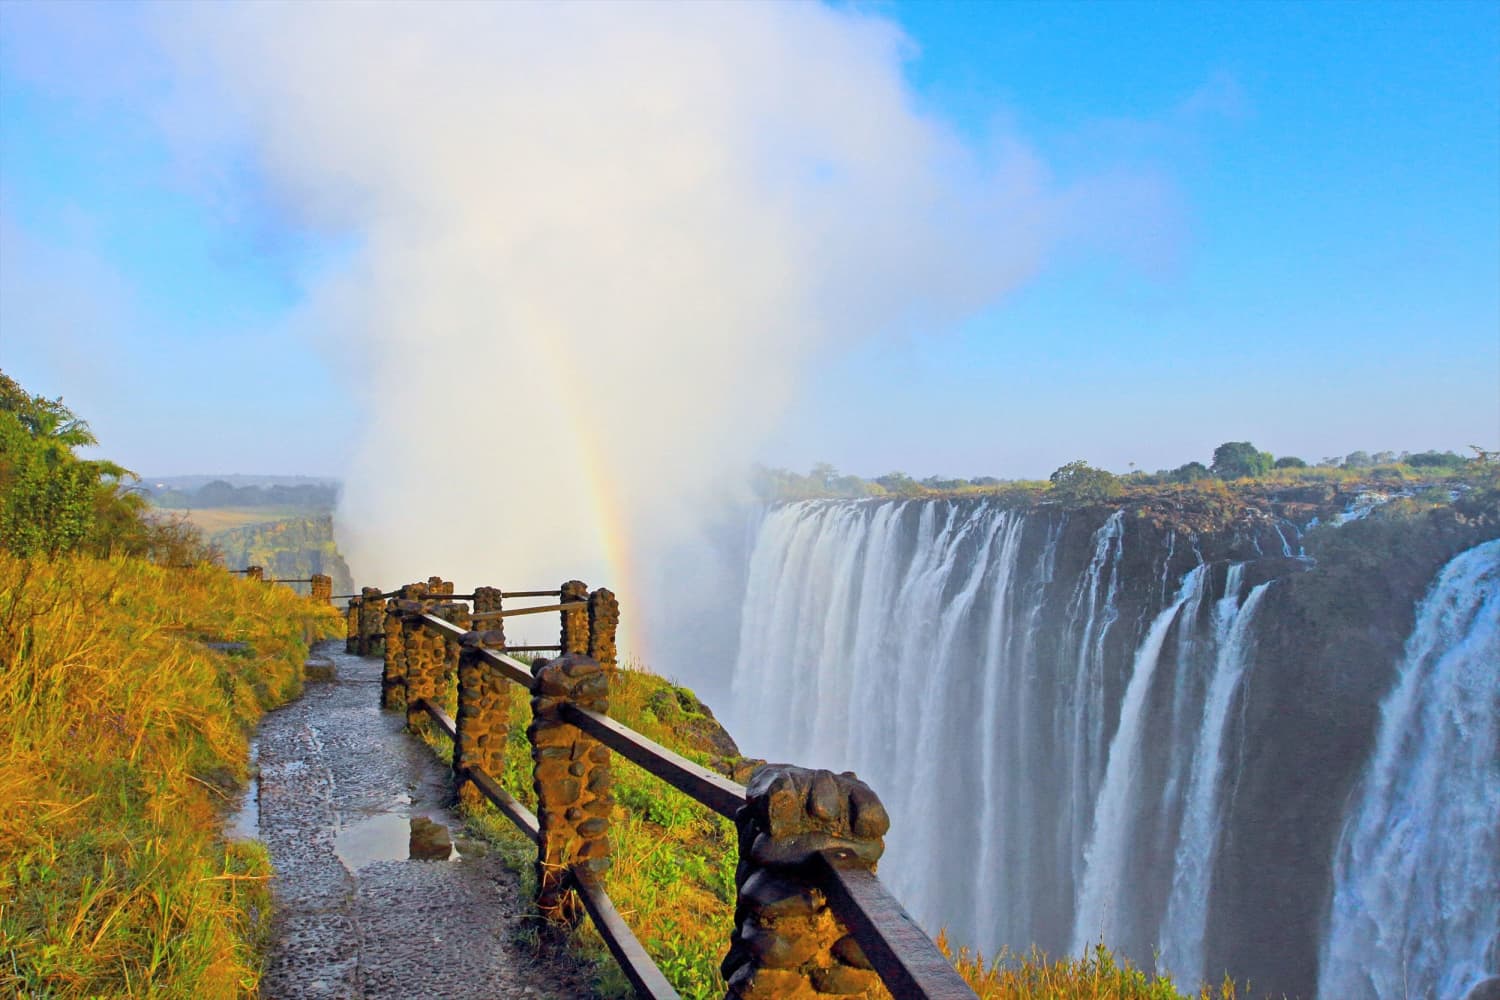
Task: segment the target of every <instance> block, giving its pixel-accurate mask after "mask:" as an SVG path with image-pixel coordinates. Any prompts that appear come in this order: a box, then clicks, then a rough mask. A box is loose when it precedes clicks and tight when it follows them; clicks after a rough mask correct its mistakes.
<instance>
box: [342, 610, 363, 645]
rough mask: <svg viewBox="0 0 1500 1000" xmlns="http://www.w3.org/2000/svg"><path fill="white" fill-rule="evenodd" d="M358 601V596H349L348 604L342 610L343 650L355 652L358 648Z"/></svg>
mask: <svg viewBox="0 0 1500 1000" xmlns="http://www.w3.org/2000/svg"><path fill="white" fill-rule="evenodd" d="M359 601H360V599H359V598H358V597H351V598H349V606H348V607H347V608H346V609H345V610H344V652H346V653H355V652H357V651H358V650H359Z"/></svg>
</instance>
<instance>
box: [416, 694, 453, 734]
mask: <svg viewBox="0 0 1500 1000" xmlns="http://www.w3.org/2000/svg"><path fill="white" fill-rule="evenodd" d="M413 707H414V708H420V709H421V710H422V711H424V712H426V713H427V714H428V715H430V716H432V721H433V722H436V723H437V727H438V728H439V729H441V730H442V731H443V732H444V733H446V734H447V735H448V738H449V739H450V740H453V741H454V742H455V743H457V742H458V727H457V726H455V725H454V724H453V720H452V719H450V718H449V717H448V713H447V712H445V711H443V710H442V709H441V708H438V707H437V706H436V705H434V704H433V703H432V702H430V701H428V700H427V699H426V698H418V699H417V703H416V705H414V706H413Z"/></svg>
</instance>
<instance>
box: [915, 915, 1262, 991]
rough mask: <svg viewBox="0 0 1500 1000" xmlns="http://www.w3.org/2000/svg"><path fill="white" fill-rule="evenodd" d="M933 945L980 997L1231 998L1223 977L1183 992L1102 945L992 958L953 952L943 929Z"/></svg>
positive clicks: (1230, 984) (1231, 986)
mask: <svg viewBox="0 0 1500 1000" xmlns="http://www.w3.org/2000/svg"><path fill="white" fill-rule="evenodd" d="M937 945H938V947H939V948H940V949H942V952H943V954H944V955H946V956H947V957H948V961H950V962H952V963H953V965H954V967H955V968H957V969H958V971H959V974H960V975H962V976H963V977H964V979H966V980H967V981H968V983H969V985H970V986H972V987H973V988H974V992H975V993H978V994H979V996H980V1000H1236V998H1237V997H1238V996H1239V992H1238V988H1237V987H1236V985H1235V983H1234V981H1233V980H1232V979H1229V978H1227V977H1226V978H1225V980H1224V981H1223V982H1222V983H1221V984H1219V986H1217V987H1212V986H1201V987H1199V988H1198V990H1197V992H1193V993H1183V992H1182V991H1181V990H1179V988H1178V987H1177V985H1176V984H1175V983H1173V982H1172V980H1171V979H1170V978H1169V977H1157V976H1152V975H1150V974H1148V973H1146V972H1144V971H1142V970H1140V969H1137V968H1135V967H1134V966H1132V965H1131V964H1130V963H1129V962H1125V961H1120V960H1117V959H1116V958H1115V957H1114V955H1112V954H1111V953H1110V951H1109V949H1108V948H1106V947H1105V946H1104V945H1103V944H1096V945H1095V946H1094V948H1093V950H1092V951H1090V952H1089V953H1088V954H1086V955H1084V956H1082V957H1081V958H1062V959H1051V958H1048V957H1047V956H1046V955H1044V954H1042V953H1041V952H1039V951H1037V950H1035V949H1033V950H1032V951H1031V953H1030V954H1027V955H1012V954H1010V953H1009V952H1005V953H1002V954H1001V955H999V956H997V957H996V958H995V959H994V960H993V961H986V960H985V958H984V956H983V955H980V954H978V953H977V952H974V951H971V950H970V949H968V948H960V949H958V951H957V952H954V950H953V948H952V947H950V946H949V944H948V936H947V933H946V932H942V933H939V934H938V937H937Z"/></svg>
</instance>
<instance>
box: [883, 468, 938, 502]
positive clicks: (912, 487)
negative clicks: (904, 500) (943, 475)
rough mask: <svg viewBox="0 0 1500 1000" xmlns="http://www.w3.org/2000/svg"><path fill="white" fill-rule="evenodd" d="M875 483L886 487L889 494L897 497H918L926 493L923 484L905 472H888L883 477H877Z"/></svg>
mask: <svg viewBox="0 0 1500 1000" xmlns="http://www.w3.org/2000/svg"><path fill="white" fill-rule="evenodd" d="M875 482H877V483H879V484H880V485H881V486H883V487H885V491H886V492H887V493H894V494H896V495H897V496H908V497H909V496H917V495H919V494H921V493H924V492H926V491H925V490H924V489H923V488H922V484H921V483H919V482H917V481H916V480H915V479H913V478H912V477H911V476H908V475H907V474H906V473H904V472H887V473H886V474H885V475H883V476H876V477H875Z"/></svg>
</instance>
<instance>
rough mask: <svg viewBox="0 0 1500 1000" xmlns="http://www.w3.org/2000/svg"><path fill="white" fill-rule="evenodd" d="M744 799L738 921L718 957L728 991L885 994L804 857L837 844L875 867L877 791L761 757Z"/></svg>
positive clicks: (881, 823)
mask: <svg viewBox="0 0 1500 1000" xmlns="http://www.w3.org/2000/svg"><path fill="white" fill-rule="evenodd" d="M745 799H746V802H745V805H744V806H743V807H741V809H740V811H739V815H738V816H737V817H736V820H735V822H736V825H737V826H738V828H739V844H740V862H739V867H738V869H737V870H736V872H735V884H736V885H737V886H738V888H739V892H738V898H737V900H736V905H735V911H734V924H735V928H734V933H733V934H732V935H731V936H730V939H729V940H730V946H729V954H728V955H727V956H726V957H725V959H724V962H723V964H722V965H721V969H722V971H723V973H724V979H725V981H726V982H727V983H728V985H729V994H728V995H729V997H731V998H735V1000H774V998H779V997H815V996H819V995H824V994H830V995H837V996H861V997H870V998H886V997H889V996H890V993H889V992H888V991H887V990H886V988H885V987H884V986H883V985H882V984H881V982H880V977H879V976H878V975H877V974H876V973H875V971H874V970H873V969H872V968H871V966H870V962H869V960H868V959H867V958H866V957H865V954H864V952H863V951H862V950H861V949H860V947H859V944H858V943H857V942H856V941H855V940H854V938H853V937H852V936H851V935H850V934H849V931H848V928H847V927H845V926H844V925H843V924H842V922H840V921H839V919H838V918H837V917H836V916H834V914H833V911H832V910H831V909H829V907H828V900H827V898H826V897H825V896H824V895H823V892H822V890H821V889H819V888H818V887H817V885H816V884H815V880H814V879H813V877H812V875H811V872H810V870H809V865H808V863H809V861H810V860H811V859H812V857H813V855H814V854H816V853H818V852H820V851H835V852H838V853H839V854H840V855H841V856H842V857H843V858H845V859H847V860H846V862H845V863H852V864H857V865H862V866H865V867H868V868H869V869H870V870H871V871H873V870H874V868H875V863H876V862H877V861H878V860H879V859H880V855H881V853H882V852H883V851H884V850H885V841H884V839H883V838H884V836H885V834H886V831H887V830H889V829H890V818H889V817H888V816H887V815H886V811H885V807H884V806H883V805H881V803H880V800H879V799H878V798H876V797H875V793H874V792H872V791H871V790H870V787H869V786H868V785H866V784H865V783H864V782H862V781H860V780H859V779H858V778H856V777H855V776H854V775H853V774H852V773H850V772H847V771H846V772H844V773H843V774H834V773H832V772H830V771H813V770H809V769H807V768H801V767H793V766H791V765H789V764H765V765H762V766H761V767H759V768H757V769H756V771H755V773H754V774H753V775H752V776H751V778H750V784H749V786H747V788H746V789H745Z"/></svg>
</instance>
